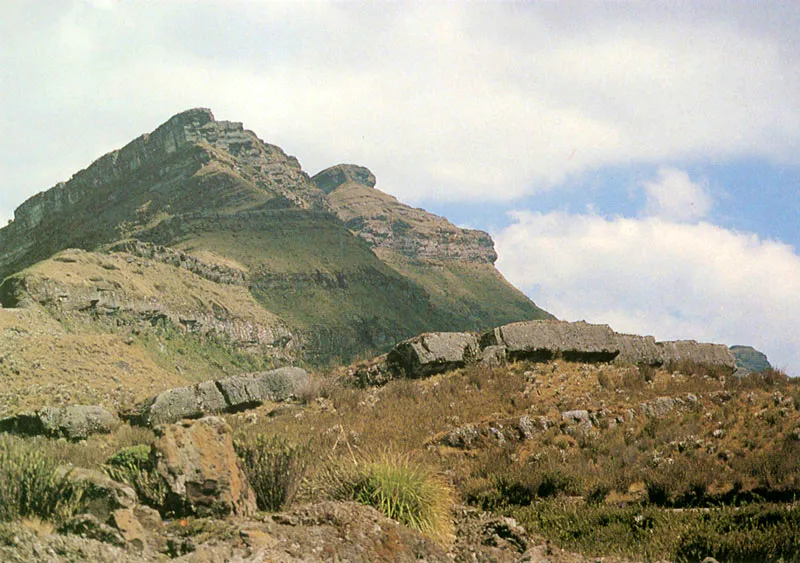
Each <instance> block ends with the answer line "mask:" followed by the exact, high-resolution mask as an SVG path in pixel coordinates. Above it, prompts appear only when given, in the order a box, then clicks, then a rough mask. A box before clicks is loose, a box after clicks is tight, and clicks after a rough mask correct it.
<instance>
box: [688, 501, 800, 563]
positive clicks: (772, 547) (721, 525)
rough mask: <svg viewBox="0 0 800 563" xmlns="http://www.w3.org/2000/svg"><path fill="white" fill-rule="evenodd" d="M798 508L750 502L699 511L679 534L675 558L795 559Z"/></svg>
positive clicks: (799, 546) (799, 525)
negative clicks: (688, 525) (758, 504)
mask: <svg viewBox="0 0 800 563" xmlns="http://www.w3.org/2000/svg"><path fill="white" fill-rule="evenodd" d="M798 529H800V509H798V508H797V507H793V508H791V509H788V510H787V509H785V508H783V507H774V506H771V507H769V506H767V507H765V506H757V505H751V506H746V507H742V508H741V509H738V510H737V509H732V508H726V509H721V510H717V511H715V512H714V513H713V514H711V513H709V514H702V515H700V516H699V517H698V518H697V521H696V522H694V523H693V525H692V526H691V527H688V529H687V530H686V531H685V532H684V533H682V534H681V535H680V538H679V539H678V542H677V547H676V550H675V560H677V561H700V560H702V559H703V558H704V557H709V556H711V557H714V558H715V559H718V560H720V561H754V562H755V561H797V555H798V553H800V535H798V533H797V530H798Z"/></svg>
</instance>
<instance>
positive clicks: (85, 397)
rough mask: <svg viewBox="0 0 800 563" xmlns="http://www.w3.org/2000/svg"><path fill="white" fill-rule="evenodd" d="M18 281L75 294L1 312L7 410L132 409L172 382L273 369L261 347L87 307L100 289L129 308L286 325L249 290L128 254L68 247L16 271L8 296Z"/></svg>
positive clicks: (0, 405)
mask: <svg viewBox="0 0 800 563" xmlns="http://www.w3.org/2000/svg"><path fill="white" fill-rule="evenodd" d="M207 257H210V256H208V255H207ZM214 258H216V257H214ZM64 259H66V260H68V261H63V260H64ZM11 287H15V288H17V289H15V290H14V291H15V293H18V292H19V291H20V290H19V287H26V288H27V290H22V295H17V297H15V298H14V299H16V298H18V297H21V298H25V297H26V295H25V293H26V292H30V293H32V294H34V295H36V296H37V298H39V299H41V298H43V297H46V296H47V295H62V296H69V297H66V298H64V299H54V300H50V301H45V302H44V303H43V304H38V303H33V304H29V305H28V307H27V308H25V309H2V308H0V336H2V338H0V374H2V376H3V381H4V385H3V388H2V390H0V415H2V414H3V413H9V412H19V411H22V410H26V409H32V408H39V407H42V406H45V405H58V404H76V403H102V404H105V405H108V406H111V407H117V406H126V405H130V404H131V403H133V402H137V401H139V400H142V399H144V398H146V397H148V396H151V395H153V394H155V393H157V392H159V391H162V390H164V389H169V388H171V387H179V386H182V385H187V384H188V383H191V382H195V381H200V380H205V379H211V378H218V377H220V376H221V375H223V374H234V373H240V372H241V371H249V370H257V369H261V368H264V367H269V366H271V365H272V364H271V363H270V362H269V358H267V357H265V356H264V354H263V352H258V351H257V350H250V351H247V350H243V349H240V347H238V346H234V345H231V344H230V343H229V342H228V340H227V339H226V338H225V337H217V336H204V335H200V334H191V333H185V332H183V331H181V330H178V329H176V328H174V327H172V326H170V325H169V324H165V323H159V324H157V325H156V326H150V324H149V323H145V324H144V326H142V324H141V323H139V322H136V321H135V320H134V319H133V317H134V316H135V312H133V313H131V312H126V311H125V310H124V309H125V308H126V307H127V305H126V306H125V307H123V310H122V312H120V313H119V314H108V315H100V316H96V315H94V314H93V313H92V312H87V311H80V309H81V308H82V307H84V306H85V305H86V304H87V303H88V301H89V299H90V298H91V297H93V296H95V295H97V293H96V291H97V289H98V288H101V289H103V290H105V291H104V292H103V293H104V294H105V295H106V296H108V295H109V294H111V293H113V295H114V296H116V297H118V298H120V299H121V300H123V301H125V302H126V303H128V304H129V305H130V306H133V307H136V306H137V304H141V305H142V306H143V307H144V309H148V308H153V307H161V308H163V309H164V310H165V311H169V312H170V313H171V314H173V315H179V316H182V317H186V318H193V317H196V316H197V315H209V316H216V317H218V318H219V317H220V316H222V318H224V319H229V320H231V321H237V322H241V323H251V324H258V325H261V326H266V327H270V326H276V325H280V324H281V323H280V321H279V319H277V317H276V316H275V315H274V314H272V313H270V312H269V311H267V310H266V309H264V308H263V307H262V306H261V305H259V304H258V302H256V301H255V300H254V299H253V296H252V295H251V294H250V293H249V292H248V291H247V289H246V288H244V287H240V286H230V285H221V284H216V283H213V282H211V281H208V280H206V279H203V278H200V277H198V276H196V275H195V274H193V273H191V272H189V271H187V270H184V269H181V268H175V267H172V266H168V265H165V264H161V263H157V262H152V261H149V260H144V259H141V258H133V257H131V256H129V255H127V254H124V253H116V254H111V255H104V254H96V253H91V252H85V253H76V252H68V253H63V254H60V255H57V256H56V257H55V259H50V260H45V261H43V262H39V263H38V264H36V265H34V266H32V267H31V268H28V269H26V270H24V271H22V272H20V273H19V274H15V275H14V276H11V277H10V278H8V279H7V280H6V281H5V283H4V284H3V287H2V288H0V293H4V292H5V291H6V290H8V291H10V289H9V288H11ZM5 299H11V296H9V295H6V297H5Z"/></svg>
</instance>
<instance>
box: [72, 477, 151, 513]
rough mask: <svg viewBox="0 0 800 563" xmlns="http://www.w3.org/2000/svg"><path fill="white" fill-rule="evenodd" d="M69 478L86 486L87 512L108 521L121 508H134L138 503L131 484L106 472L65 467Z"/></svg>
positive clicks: (85, 504) (85, 505)
mask: <svg viewBox="0 0 800 563" xmlns="http://www.w3.org/2000/svg"><path fill="white" fill-rule="evenodd" d="M64 471H68V472H69V473H68V476H67V479H68V480H69V481H71V482H73V483H76V484H80V485H82V486H83V487H85V492H84V495H83V503H84V507H85V512H87V513H88V514H91V515H93V516H95V517H96V518H98V519H99V520H100V521H101V522H107V521H108V519H109V518H110V517H111V515H112V514H113V513H114V512H115V511H116V510H120V509H132V508H134V507H135V506H136V504H137V498H136V492H135V491H134V490H133V488H132V487H131V486H130V485H126V484H125V483H119V482H117V481H114V480H113V479H111V478H110V477H109V476H108V475H106V474H105V473H101V472H100V471H95V470H93V469H85V468H83V467H75V468H71V467H65V468H64Z"/></svg>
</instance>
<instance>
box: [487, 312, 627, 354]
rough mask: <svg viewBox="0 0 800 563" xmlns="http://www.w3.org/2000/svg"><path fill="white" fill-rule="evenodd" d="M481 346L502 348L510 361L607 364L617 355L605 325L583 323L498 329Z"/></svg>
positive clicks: (514, 325) (612, 336)
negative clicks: (559, 361) (563, 360)
mask: <svg viewBox="0 0 800 563" xmlns="http://www.w3.org/2000/svg"><path fill="white" fill-rule="evenodd" d="M481 345H482V346H484V347H486V346H496V345H502V346H505V348H506V354H507V355H508V357H509V358H510V359H514V360H519V359H533V360H540V361H547V360H551V359H554V358H563V359H565V360H570V361H587V362H610V361H611V360H613V359H614V358H616V357H617V355H618V354H619V344H618V343H617V338H616V333H615V332H614V331H613V330H611V329H610V328H609V327H608V326H607V325H592V324H589V323H585V322H577V323H569V322H563V321H528V322H519V323H511V324H508V325H505V326H501V327H498V328H496V329H494V330H493V331H491V332H489V333H486V334H484V335H483V336H482V337H481Z"/></svg>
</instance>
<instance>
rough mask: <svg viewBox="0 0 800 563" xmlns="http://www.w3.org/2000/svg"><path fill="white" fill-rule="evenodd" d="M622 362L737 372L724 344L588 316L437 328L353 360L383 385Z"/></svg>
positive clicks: (362, 374)
mask: <svg viewBox="0 0 800 563" xmlns="http://www.w3.org/2000/svg"><path fill="white" fill-rule="evenodd" d="M553 359H564V360H567V361H574V362H587V363H596V362H612V361H613V362H617V363H630V364H645V365H651V366H660V365H664V364H669V363H675V364H680V363H681V362H690V363H692V362H693V363H697V364H705V365H713V366H720V367H723V368H725V369H730V370H731V372H733V369H734V367H735V359H734V357H733V355H732V354H731V353H730V351H729V350H728V348H727V347H726V346H724V345H722V344H704V343H699V342H695V341H694V340H678V341H673V342H656V340H655V339H654V338H653V337H652V336H636V335H632V334H618V333H616V332H614V331H613V330H611V328H609V327H608V325H594V324H589V323H586V322H582V321H581V322H576V323H571V322H565V321H549V320H540V321H524V322H517V323H511V324H508V325H504V326H500V327H497V328H495V329H494V330H491V331H489V332H486V333H484V334H483V335H481V336H480V338H478V337H477V336H476V335H475V334H473V333H468V332H433V333H425V334H421V335H419V336H416V337H414V338H409V339H408V340H404V341H403V342H401V343H399V344H397V345H396V346H395V347H394V349H393V350H392V351H391V352H389V353H388V354H387V355H386V356H385V357H384V356H382V357H378V358H375V359H373V360H372V361H370V362H362V363H361V364H359V365H356V366H354V367H353V368H351V370H350V371H349V373H348V376H349V377H350V378H352V379H353V380H354V381H355V382H356V383H357V384H358V385H361V386H366V385H383V384H384V383H386V382H387V381H389V380H391V379H393V378H395V377H410V378H415V377H426V376H429V375H433V374H436V373H442V372H445V371H448V370H452V369H457V368H462V367H464V366H466V365H467V364H470V363H473V362H475V363H477V362H480V363H481V364H482V365H484V366H486V367H496V366H499V365H501V364H502V363H504V362H505V361H506V360H510V361H516V360H533V361H549V360H553Z"/></svg>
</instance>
